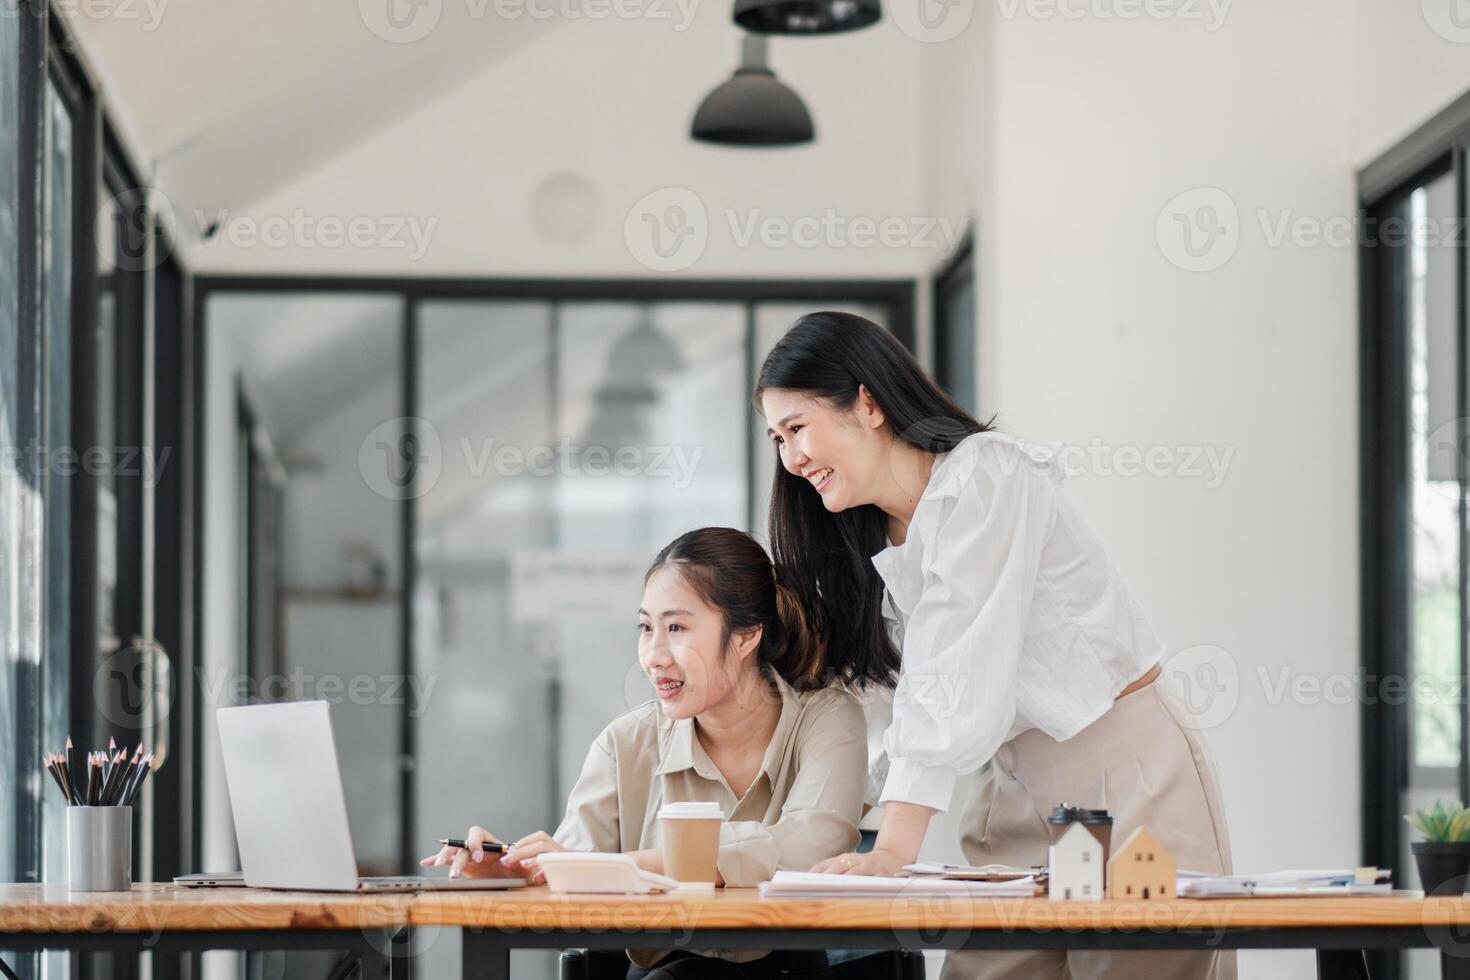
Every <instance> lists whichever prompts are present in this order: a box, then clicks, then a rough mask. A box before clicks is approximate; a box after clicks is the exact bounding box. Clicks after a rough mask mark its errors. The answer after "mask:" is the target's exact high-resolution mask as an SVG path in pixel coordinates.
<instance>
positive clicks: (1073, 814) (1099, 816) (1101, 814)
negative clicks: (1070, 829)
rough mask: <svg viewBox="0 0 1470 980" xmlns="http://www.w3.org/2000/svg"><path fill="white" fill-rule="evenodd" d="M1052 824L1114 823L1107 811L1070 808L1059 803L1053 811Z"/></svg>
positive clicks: (1077, 807) (1050, 820) (1078, 807)
mask: <svg viewBox="0 0 1470 980" xmlns="http://www.w3.org/2000/svg"><path fill="white" fill-rule="evenodd" d="M1049 822H1050V823H1075V822H1081V823H1112V822H1113V816H1112V814H1110V813H1108V811H1106V810H1089V809H1087V808H1086V807H1080V806H1068V805H1067V804H1065V803H1058V804H1057V805H1056V807H1054V808H1053V809H1052V811H1051V817H1050V818H1049Z"/></svg>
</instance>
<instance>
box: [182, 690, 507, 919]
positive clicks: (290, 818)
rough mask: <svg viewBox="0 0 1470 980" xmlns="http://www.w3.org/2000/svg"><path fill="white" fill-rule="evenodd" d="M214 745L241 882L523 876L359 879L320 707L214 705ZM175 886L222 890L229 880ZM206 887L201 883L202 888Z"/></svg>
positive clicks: (393, 887) (382, 885)
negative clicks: (232, 818) (231, 817)
mask: <svg viewBox="0 0 1470 980" xmlns="http://www.w3.org/2000/svg"><path fill="white" fill-rule="evenodd" d="M216 714H217V715H218V717H219V740H220V748H221V749H222V750H223V753H224V759H225V781H226V783H227V784H228V785H229V789H230V808H231V809H232V810H233V811H234V814H235V836H236V837H237V838H238V840H239V843H240V867H241V869H242V875H243V878H244V883H245V884H246V885H248V886H250V887H252V888H289V889H291V890H293V891H303V890H309V891H333V892H349V891H417V890H421V889H428V888H435V889H441V888H455V889H472V888H474V889H478V888H516V887H520V886H523V885H525V883H526V882H525V879H523V878H481V879H470V878H455V879H449V878H428V877H423V876H419V875H403V876H392V877H373V878H360V877H358V874H357V857H356V855H355V854H354V853H353V850H352V832H351V830H350V829H348V826H347V801H346V799H345V797H344V796H343V794H342V776H341V772H340V770H339V768H338V766H337V745H336V742H335V741H334V740H333V738H332V723H331V719H330V717H329V716H328V706H327V702H325V701H299V702H293V703H287V704H259V705H248V706H246V707H240V708H221V709H220V710H219V711H218V712H216ZM198 877H199V878H203V879H205V881H203V882H200V881H197V880H196V881H190V882H184V881H181V882H180V884H196V885H197V884H205V883H206V882H207V883H208V884H213V885H214V886H215V887H220V886H228V885H229V884H231V883H232V882H231V881H230V880H229V878H230V876H228V875H219V874H216V875H202V876H198ZM206 886H207V885H206Z"/></svg>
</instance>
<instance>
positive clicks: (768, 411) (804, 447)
mask: <svg viewBox="0 0 1470 980" xmlns="http://www.w3.org/2000/svg"><path fill="white" fill-rule="evenodd" d="M761 414H762V415H764V416H765V418H766V424H767V426H768V429H767V435H768V436H769V437H770V439H771V441H772V442H774V443H775V444H776V446H777V448H778V449H779V450H780V453H781V465H782V466H784V467H785V468H786V471H787V472H789V473H791V474H792V475H793V476H796V477H800V478H801V479H803V480H805V481H806V482H807V484H808V485H809V486H811V487H812V489H813V490H815V491H816V492H817V493H818V494H820V495H821V498H822V505H823V506H825V507H826V508H827V509H828V510H829V511H833V512H836V511H841V510H846V509H848V508H849V507H858V506H861V505H862V504H870V503H872V502H873V493H872V488H873V487H875V486H876V485H877V484H878V480H877V478H876V475H877V474H878V473H879V472H880V469H881V467H882V466H884V465H885V459H886V453H885V449H886V447H887V445H888V441H889V440H885V439H884V438H883V436H882V434H881V430H882V427H883V412H882V410H881V409H879V408H878V406H877V405H876V404H875V403H874V402H873V399H872V396H871V395H869V394H868V391H867V389H866V388H859V389H858V397H857V400H856V401H855V402H854V403H853V405H852V408H850V409H848V410H846V411H842V410H839V409H837V408H834V407H833V406H832V404H831V403H830V402H828V401H826V400H825V399H822V398H814V397H812V396H811V395H808V394H805V393H804V392H800V391H792V390H789V389H785V388H770V389H767V390H766V391H764V392H762V393H761Z"/></svg>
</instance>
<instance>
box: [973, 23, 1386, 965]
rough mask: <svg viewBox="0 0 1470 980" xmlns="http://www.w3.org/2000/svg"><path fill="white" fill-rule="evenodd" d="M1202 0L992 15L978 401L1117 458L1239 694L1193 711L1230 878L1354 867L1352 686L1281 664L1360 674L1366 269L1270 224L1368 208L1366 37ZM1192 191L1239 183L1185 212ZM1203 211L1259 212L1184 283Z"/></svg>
mask: <svg viewBox="0 0 1470 980" xmlns="http://www.w3.org/2000/svg"><path fill="white" fill-rule="evenodd" d="M1192 6H1193V9H1195V10H1197V11H1201V13H1202V15H1203V17H1204V19H1203V20H1186V19H1181V18H1178V17H1174V18H1164V19H1147V18H1139V19H1136V20H1123V19H1119V18H1116V17H1106V16H1100V15H1097V14H1095V13H1090V14H1088V15H1087V16H1083V17H1080V18H1076V19H1068V18H1065V17H1062V16H1060V15H1056V16H1050V17H1048V16H1045V15H1044V14H1038V13H1036V12H1035V11H1038V10H1044V9H1046V8H1044V7H1040V6H1037V7H1034V8H1033V7H1028V5H1027V4H1025V3H1018V4H1010V3H1007V4H997V6H996V8H995V10H996V17H995V41H994V44H993V50H994V57H995V65H994V69H993V71H994V80H993V84H994V87H995V95H994V99H995V108H994V112H995V122H994V127H993V129H992V130H991V132H990V134H989V140H988V141H987V143H988V152H989V154H990V156H991V159H990V161H989V162H988V164H987V163H985V162H982V164H981V170H982V171H983V170H984V169H985V167H986V166H991V167H993V181H994V182H993V186H991V187H988V188H986V187H982V188H981V189H980V190H979V191H977V197H978V198H979V199H980V201H981V203H980V207H979V210H980V213H981V215H982V226H981V234H980V239H981V242H982V246H981V250H980V251H981V259H980V272H979V282H980V292H981V296H982V303H981V344H980V358H979V359H980V365H979V370H980V374H979V377H980V379H981V403H982V409H983V410H984V411H986V412H987V413H988V412H991V411H998V412H999V413H1000V421H1001V423H1002V425H1004V426H1005V427H1007V428H1009V429H1011V430H1013V431H1016V432H1019V433H1021V434H1024V435H1026V436H1028V437H1030V438H1034V439H1039V440H1049V439H1061V440H1065V441H1067V442H1069V443H1071V444H1073V445H1077V446H1081V447H1083V448H1084V449H1087V448H1089V447H1090V446H1091V445H1092V444H1093V443H1094V441H1096V444H1097V445H1098V446H1100V447H1102V448H1103V449H1104V450H1106V453H1105V454H1104V455H1103V456H1102V459H1103V463H1102V466H1101V467H1099V466H1098V465H1096V464H1093V465H1092V466H1091V469H1092V472H1090V473H1087V474H1085V475H1083V476H1080V477H1079V478H1078V479H1076V480H1074V481H1073V482H1072V483H1071V492H1072V494H1073V495H1074V499H1076V500H1077V501H1078V503H1079V504H1080V506H1081V507H1082V508H1083V510H1084V511H1085V512H1086V513H1087V514H1088V515H1089V516H1090V517H1091V518H1092V520H1093V521H1094V523H1095V525H1096V526H1097V527H1098V529H1099V531H1100V532H1101V533H1102V535H1103V537H1104V538H1105V539H1106V540H1107V541H1108V542H1109V543H1110V546H1111V549H1112V551H1113V553H1114V555H1115V556H1116V558H1117V559H1118V561H1119V562H1120V564H1121V565H1122V567H1123V569H1124V570H1125V572H1126V573H1127V574H1128V576H1129V578H1130V580H1131V581H1132V583H1133V585H1134V586H1135V588H1136V590H1137V591H1138V593H1139V594H1140V596H1141V598H1142V600H1143V602H1144V604H1145V607H1146V608H1147V609H1149V610H1150V612H1151V614H1152V616H1153V618H1154V621H1155V625H1156V626H1157V628H1158V630H1159V632H1160V634H1161V636H1162V637H1163V638H1164V639H1165V642H1166V643H1167V644H1168V646H1169V648H1170V651H1171V652H1172V653H1174V654H1176V655H1177V658H1178V659H1176V660H1175V661H1173V662H1172V668H1173V670H1172V674H1173V678H1172V680H1173V682H1174V683H1176V685H1177V684H1178V683H1180V681H1181V680H1183V679H1188V680H1190V681H1193V682H1196V683H1198V682H1202V681H1207V680H1209V679H1210V676H1211V675H1210V673H1209V671H1210V670H1212V669H1213V670H1216V671H1217V674H1216V676H1218V677H1220V678H1221V680H1222V681H1223V682H1224V683H1225V684H1226V685H1227V689H1226V690H1225V691H1224V692H1223V693H1221V694H1220V695H1219V697H1217V698H1216V699H1215V700H1214V701H1213V702H1208V703H1207V702H1204V701H1200V702H1198V704H1199V705H1201V706H1203V707H1205V708H1206V710H1205V712H1204V715H1203V717H1204V720H1205V722H1206V726H1207V731H1206V737H1207V739H1208V741H1209V743H1210V744H1211V746H1212V747H1213V750H1214V753H1215V756H1216V758H1217V761H1218V764H1219V769H1220V774H1221V780H1222V784H1223V792H1224V798H1225V809H1226V815H1227V819H1228V821H1229V824H1230V832H1231V838H1232V844H1233V847H1234V859H1235V865H1236V867H1237V868H1239V869H1242V870H1249V869H1265V868H1270V867H1313V866H1343V865H1352V864H1354V863H1356V862H1357V861H1358V859H1359V852H1358V847H1359V835H1358V813H1359V811H1358V806H1359V804H1358V793H1359V787H1358V761H1357V760H1358V707H1357V704H1356V701H1349V702H1348V703H1343V704H1326V703H1306V701H1301V702H1300V703H1299V702H1298V701H1297V700H1294V699H1293V698H1292V697H1290V696H1289V695H1288V696H1286V697H1285V698H1281V699H1276V698H1275V694H1276V690H1277V684H1278V683H1279V681H1280V680H1281V678H1282V673H1281V672H1283V671H1285V672H1287V673H1286V675H1285V676H1287V677H1288V678H1291V677H1296V676H1298V675H1307V676H1308V677H1310V678H1314V679H1323V680H1325V679H1328V678H1331V677H1341V678H1349V677H1351V676H1353V674H1354V671H1355V669H1356V665H1357V663H1358V629H1357V616H1358V613H1357V603H1358V582H1357V573H1356V569H1357V518H1358V514H1357V482H1356V481H1357V462H1358V461H1357V448H1356V428H1357V425H1356V419H1357V388H1356V385H1357V380H1356V379H1357V374H1356V372H1357V365H1356V353H1355V352H1356V342H1357V341H1356V319H1355V288H1356V287H1355V256H1354V253H1353V250H1352V248H1351V247H1329V246H1325V245H1319V246H1316V247H1310V246H1301V245H1295V244H1292V243H1291V241H1290V240H1289V239H1288V240H1286V241H1285V242H1283V243H1281V244H1279V245H1276V246H1273V245H1272V244H1271V242H1270V240H1269V238H1268V236H1267V234H1266V232H1265V231H1264V230H1263V228H1262V225H1261V218H1262V217H1263V216H1264V217H1266V218H1267V220H1268V225H1269V226H1270V227H1273V228H1274V227H1275V225H1274V222H1276V221H1279V220H1280V218H1281V216H1282V215H1287V216H1288V218H1290V219H1296V218H1301V217H1308V218H1313V219H1327V218H1331V217H1334V216H1351V215H1352V214H1353V209H1354V201H1355V197H1354V193H1355V189H1354V183H1353V173H1352V167H1351V165H1350V163H1351V160H1352V159H1353V152H1352V147H1351V144H1350V134H1351V132H1352V126H1351V124H1352V119H1353V113H1354V87H1353V84H1352V81H1351V79H1352V77H1353V74H1354V71H1353V64H1352V61H1351V57H1350V56H1351V39H1350V33H1349V30H1350V28H1349V23H1348V21H1347V20H1346V19H1345V18H1344V16H1343V11H1342V9H1341V7H1340V5H1338V4H1333V3H1331V2H1328V0H1293V2H1290V3H1281V2H1269V3H1266V2H1245V0H1240V2H1237V3H1235V4H1234V5H1231V6H1228V8H1227V9H1226V11H1225V17H1224V20H1223V22H1218V23H1216V26H1215V29H1211V26H1210V25H1211V23H1213V21H1212V20H1211V18H1212V14H1211V11H1210V8H1208V7H1207V6H1205V5H1192ZM1079 7H1081V5H1073V8H1072V9H1078V8H1079ZM1051 9H1053V10H1054V9H1055V8H1051ZM1082 9H1087V10H1094V11H1095V10H1096V9H1098V8H1096V7H1084V8H1082ZM1007 10H1010V11H1012V13H1009V14H1008V13H1007V12H1006V11H1007ZM1028 11H1032V12H1031V13H1028ZM1195 188H1215V189H1217V191H1201V192H1197V193H1196V194H1195V196H1194V197H1192V198H1186V199H1184V200H1183V201H1180V202H1177V204H1175V205H1172V206H1171V204H1170V202H1171V199H1174V198H1175V196H1176V195H1179V194H1181V193H1182V192H1186V191H1190V190H1191V189H1195ZM1200 204H1215V205H1219V206H1222V207H1224V206H1226V205H1229V204H1233V206H1234V207H1235V209H1236V210H1237V211H1238V218H1231V217H1230V216H1229V215H1228V213H1226V212H1223V211H1222V212H1218V213H1220V214H1222V215H1223V220H1224V223H1225V224H1226V226H1227V228H1228V229H1231V233H1230V234H1227V235H1225V236H1222V237H1220V238H1218V239H1216V240H1215V249H1216V250H1214V251H1206V252H1205V254H1204V256H1203V257H1202V260H1201V261H1202V262H1203V264H1206V265H1209V264H1213V260H1218V259H1221V258H1223V257H1224V256H1225V255H1226V253H1227V251H1228V247H1229V244H1230V240H1231V237H1232V236H1233V237H1234V239H1235V240H1236V241H1237V244H1236V247H1235V250H1234V252H1233V254H1230V255H1229V258H1228V261H1223V262H1222V263H1221V264H1219V267H1218V268H1214V269H1212V270H1209V271H1188V270H1186V269H1185V268H1181V267H1180V265H1179V264H1176V261H1171V257H1172V258H1173V259H1174V260H1177V261H1178V262H1180V263H1184V264H1186V265H1187V264H1189V261H1190V260H1189V256H1188V255H1187V253H1185V252H1183V251H1182V249H1181V248H1180V245H1179V243H1180V241H1181V240H1180V239H1179V238H1178V234H1177V233H1178V230H1179V226H1178V225H1177V224H1176V223H1175V220H1174V218H1173V215H1172V212H1173V211H1176V210H1177V211H1179V212H1180V213H1181V214H1182V215H1183V217H1185V218H1188V219H1195V220H1201V219H1202V218H1203V217H1204V216H1203V215H1202V214H1200V213H1199V212H1197V211H1196V207H1197V206H1198V205H1200ZM1161 215H1162V216H1163V218H1162V228H1160V220H1161ZM986 216H988V220H987V217H986ZM1196 242H1197V243H1199V244H1202V243H1203V239H1199V238H1197V239H1196ZM987 246H988V247H987ZM1124 447H1137V448H1138V450H1143V449H1147V448H1149V447H1163V448H1161V449H1159V450H1158V452H1159V453H1160V454H1161V455H1160V456H1159V457H1158V460H1160V461H1161V464H1156V465H1157V468H1158V469H1159V471H1161V472H1162V471H1165V470H1167V471H1168V475H1155V476H1150V475H1146V474H1145V475H1138V476H1132V477H1128V476H1120V475H1107V474H1108V473H1109V472H1111V471H1112V469H1113V467H1115V466H1126V465H1128V464H1129V459H1128V457H1127V453H1128V452H1131V451H1133V450H1131V449H1124V455H1123V456H1121V457H1120V456H1115V455H1113V453H1114V452H1116V451H1117V450H1119V449H1121V448H1124ZM1196 449H1198V450H1205V449H1213V450H1215V451H1216V452H1217V453H1219V454H1224V453H1233V456H1231V457H1229V463H1228V465H1227V466H1225V467H1224V472H1223V477H1220V476H1219V475H1218V474H1217V475H1216V476H1214V477H1212V476H1211V475H1210V473H1209V472H1208V468H1207V467H1204V466H1199V467H1198V468H1200V469H1201V470H1202V472H1201V473H1200V475H1198V476H1196V475H1192V474H1191V472H1190V471H1191V469H1192V467H1191V465H1190V464H1191V460H1190V454H1192V453H1193V452H1195V451H1196ZM1221 458H1222V459H1223V458H1224V457H1223V455H1222V457H1221ZM1081 462H1083V463H1084V464H1086V463H1088V457H1083V458H1082V459H1081ZM1212 483H1218V485H1217V486H1212V485H1211V484H1212ZM1207 648H1208V649H1207ZM1196 693H1198V689H1196ZM1308 700H1310V699H1308ZM1241 963H1242V972H1243V974H1244V975H1246V976H1252V977H1261V976H1283V977H1284V976H1295V975H1300V974H1301V973H1302V972H1304V971H1306V970H1308V969H1310V968H1311V963H1310V955H1309V954H1306V953H1297V952H1282V953H1249V954H1245V955H1244V956H1243V957H1242V960H1241Z"/></svg>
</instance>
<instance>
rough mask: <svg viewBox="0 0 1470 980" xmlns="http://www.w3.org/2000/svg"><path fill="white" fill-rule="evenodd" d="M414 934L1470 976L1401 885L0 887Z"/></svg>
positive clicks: (295, 929) (4, 895)
mask: <svg viewBox="0 0 1470 980" xmlns="http://www.w3.org/2000/svg"><path fill="white" fill-rule="evenodd" d="M413 926H439V927H450V928H459V929H460V930H461V932H462V934H463V940H464V942H463V950H464V951H463V960H462V963H463V971H464V974H463V980H506V978H508V977H509V975H510V974H509V963H510V950H511V949H513V948H527V949H537V948H540V949H548V948H550V949H559V948H570V947H589V948H594V949H622V948H624V947H627V946H640V947H645V948H649V947H654V948H664V949H680V948H685V949H710V948H725V949H738V948H744V949H832V948H837V949H1130V950H1146V949H1172V950H1177V949H1312V950H1316V951H1317V964H1318V971H1319V974H1320V975H1321V976H1323V977H1331V978H1347V977H1354V978H1355V977H1357V976H1359V973H1358V969H1359V967H1360V966H1361V964H1362V962H1363V957H1362V953H1361V950H1364V949H1405V948H1411V947H1431V948H1434V947H1437V948H1439V949H1440V950H1441V954H1442V955H1441V963H1442V966H1443V969H1444V974H1445V976H1446V977H1464V976H1470V898H1431V899H1427V900H1426V899H1422V898H1419V897H1417V896H1414V895H1397V896H1392V897H1385V898H1351V899H1313V898H1291V899H1254V900H1251V901H1230V900H1214V901H1207V902H1202V901H1175V902H1150V903H1123V902H1093V903H1089V902H1051V901H1047V900H1045V899H965V898H955V897H949V898H943V899H918V898H895V899H893V900H879V899H843V900H827V899H806V900H794V899H780V900H768V899H762V898H760V896H759V895H758V893H757V892H756V891H755V890H753V889H724V890H721V891H717V892H713V893H710V894H707V895H693V896H679V897H674V896H662V895H658V896H627V897H618V898H595V897H587V896H564V895H553V894H551V893H550V892H548V891H547V890H546V889H545V888H544V887H543V888H527V889H525V890H523V891H515V892H479V893H472V892H426V893H422V894H420V895H418V896H415V897H410V896H404V895H345V894H344V895H337V894H322V893H311V892H258V891H251V890H246V889H206V890H188V889H176V888H174V887H172V886H171V885H140V886H137V887H136V888H135V889H134V890H133V891H132V892H123V893H72V892H68V891H67V890H66V889H65V887H62V886H56V885H6V884H0V948H6V949H27V950H28V949H66V950H75V951H79V952H106V951H111V952H143V951H148V950H155V951H160V952H193V951H199V950H205V949H323V948H326V949H339V950H344V951H346V953H347V955H348V956H349V957H354V958H362V959H364V960H365V961H373V960H376V961H378V962H380V963H383V965H384V966H385V968H390V969H395V970H396V969H397V968H399V967H400V966H401V960H402V959H403V958H404V957H405V956H406V955H407V945H406V940H407V934H408V931H409V928H411V927H413Z"/></svg>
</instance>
